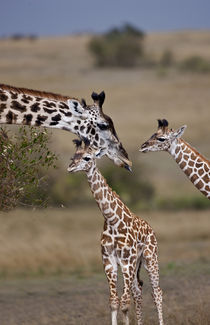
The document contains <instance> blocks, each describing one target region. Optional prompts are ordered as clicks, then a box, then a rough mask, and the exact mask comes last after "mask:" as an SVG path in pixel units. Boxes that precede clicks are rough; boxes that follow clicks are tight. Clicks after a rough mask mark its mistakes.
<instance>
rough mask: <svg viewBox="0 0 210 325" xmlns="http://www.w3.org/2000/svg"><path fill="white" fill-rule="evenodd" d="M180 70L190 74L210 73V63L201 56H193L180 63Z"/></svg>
mask: <svg viewBox="0 0 210 325" xmlns="http://www.w3.org/2000/svg"><path fill="white" fill-rule="evenodd" d="M180 68H181V69H182V70H184V71H189V72H198V73H209V72H210V61H209V60H206V59H205V58H202V57H201V56H198V55H193V56H191V57H189V58H186V59H185V60H183V61H182V62H181V63H180Z"/></svg>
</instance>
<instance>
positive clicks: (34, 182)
mask: <svg viewBox="0 0 210 325" xmlns="http://www.w3.org/2000/svg"><path fill="white" fill-rule="evenodd" d="M8 133H9V132H8V131H7V130H6V129H1V130H0V210H11V209H13V208H14V207H16V206H18V205H20V204H21V203H27V204H30V205H39V206H40V205H43V204H44V203H45V202H44V201H46V200H45V199H46V197H43V195H42V191H41V189H40V185H41V184H42V183H43V180H44V176H43V175H44V174H45V173H46V170H47V169H48V168H49V167H52V166H53V167H55V161H56V159H57V157H56V155H55V154H54V153H53V152H52V151H51V150H50V149H49V148H48V140H49V135H48V133H47V131H46V130H40V129H39V130H37V129H36V128H35V127H32V128H26V127H20V128H19V130H18V132H17V135H13V136H12V135H11V134H10V135H8ZM39 192H40V193H39ZM34 193H36V195H34ZM30 198H31V199H32V201H31V200H30Z"/></svg>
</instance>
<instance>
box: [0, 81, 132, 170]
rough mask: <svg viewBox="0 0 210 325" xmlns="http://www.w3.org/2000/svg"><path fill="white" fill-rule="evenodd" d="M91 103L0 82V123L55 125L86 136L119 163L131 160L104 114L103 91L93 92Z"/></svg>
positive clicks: (122, 163) (110, 121)
mask: <svg viewBox="0 0 210 325" xmlns="http://www.w3.org/2000/svg"><path fill="white" fill-rule="evenodd" d="M92 99H93V102H94V103H93V104H92V105H87V104H86V102H85V100H84V99H82V100H81V102H80V101H79V100H78V99H75V98H71V97H69V96H62V95H58V94H54V93H49V92H43V91H37V90H32V89H27V88H17V87H12V86H8V85H4V84H0V124H1V123H6V124H23V125H35V126H44V127H51V128H58V129H62V130H66V131H70V132H72V133H75V134H77V135H78V136H79V137H80V138H83V137H85V138H87V139H88V140H89V141H90V144H91V146H92V147H93V148H96V149H101V155H99V156H100V157H101V156H102V155H104V154H106V155H107V156H108V157H109V158H110V159H111V160H113V161H114V163H115V164H116V165H118V166H122V167H125V168H127V169H130V166H131V165H132V163H131V162H130V161H129V158H128V154H127V153H126V151H125V149H124V148H123V146H122V143H121V142H120V140H119V138H118V136H117V133H116V131H115V128H114V124H113V122H112V120H111V118H110V117H109V116H107V115H105V114H104V113H103V110H102V105H103V103H104V100H105V93H104V92H101V93H100V94H97V93H95V92H93V93H92Z"/></svg>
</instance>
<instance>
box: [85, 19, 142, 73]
mask: <svg viewBox="0 0 210 325" xmlns="http://www.w3.org/2000/svg"><path fill="white" fill-rule="evenodd" d="M144 37H145V34H144V32H143V31H141V30H138V29H137V28H135V27H133V26H132V25H129V24H126V25H124V26H122V27H121V28H113V29H111V30H110V31H108V32H107V33H105V34H104V35H101V36H95V37H93V38H92V39H91V40H90V42H89V45H88V48H89V50H90V52H91V53H92V54H93V56H94V57H95V62H96V65H97V66H100V67H105V66H111V67H113V66H115V67H134V66H136V65H137V64H138V63H139V61H140V59H141V57H142V55H143V39H144Z"/></svg>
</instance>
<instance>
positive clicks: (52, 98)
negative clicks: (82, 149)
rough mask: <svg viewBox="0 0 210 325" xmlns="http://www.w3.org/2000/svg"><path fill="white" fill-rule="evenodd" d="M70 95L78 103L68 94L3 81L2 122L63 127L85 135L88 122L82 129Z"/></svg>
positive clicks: (0, 110) (0, 89)
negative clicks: (32, 88) (18, 85)
mask: <svg viewBox="0 0 210 325" xmlns="http://www.w3.org/2000/svg"><path fill="white" fill-rule="evenodd" d="M69 99H72V100H75V103H77V104H78V100H76V99H74V98H70V97H67V96H61V95H56V94H53V93H47V92H41V91H35V90H30V89H25V88H15V87H11V86H7V85H0V123H5V124H23V125H31V126H44V127H52V128H59V129H63V130H67V131H70V132H73V133H75V134H77V135H79V136H81V135H82V136H83V134H81V133H82V131H84V129H85V125H83V128H82V129H81V119H80V118H79V116H78V118H76V117H74V116H73V114H72V112H71V111H70V108H69V105H68V104H67V101H68V100H69ZM84 135H85V134H84Z"/></svg>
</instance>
